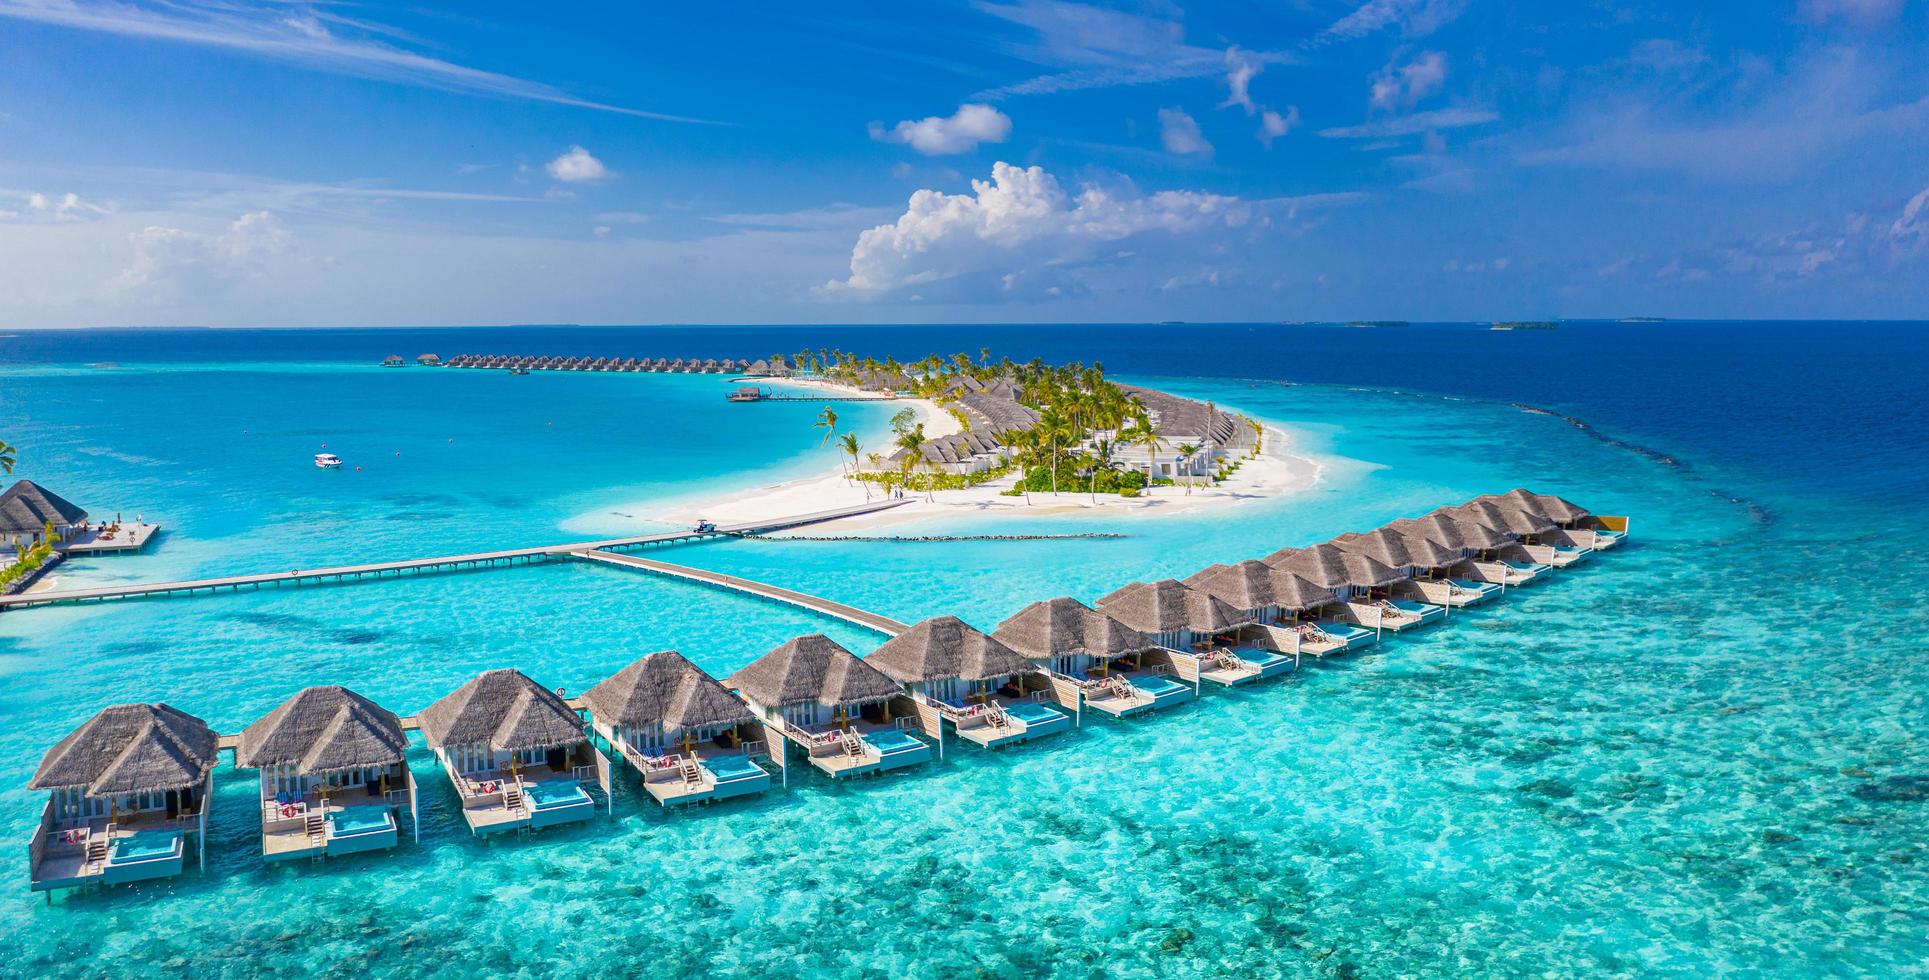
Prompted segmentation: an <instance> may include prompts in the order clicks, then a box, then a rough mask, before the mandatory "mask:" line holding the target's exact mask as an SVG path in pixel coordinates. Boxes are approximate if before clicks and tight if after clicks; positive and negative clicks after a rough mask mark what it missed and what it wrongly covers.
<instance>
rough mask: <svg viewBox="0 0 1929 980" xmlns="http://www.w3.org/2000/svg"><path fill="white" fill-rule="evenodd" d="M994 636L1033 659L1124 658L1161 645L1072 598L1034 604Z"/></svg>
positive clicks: (1000, 628)
mask: <svg viewBox="0 0 1929 980" xmlns="http://www.w3.org/2000/svg"><path fill="white" fill-rule="evenodd" d="M991 635H992V636H993V637H996V638H997V639H999V640H1002V641H1004V643H1005V645H1006V646H1008V647H1011V648H1012V649H1013V650H1016V651H1018V652H1019V653H1022V654H1024V655H1025V656H1027V657H1030V658H1031V659H1033V660H1047V659H1050V658H1052V657H1055V656H1058V655H1060V654H1067V653H1081V652H1082V653H1089V654H1092V655H1094V656H1099V657H1122V656H1124V655H1126V654H1128V653H1140V652H1143V651H1146V650H1151V649H1153V648H1154V647H1156V646H1158V644H1156V643H1153V642H1152V639H1151V638H1150V637H1148V636H1146V635H1145V634H1143V633H1141V632H1139V631H1138V630H1135V629H1133V628H1132V627H1130V626H1127V625H1125V624H1124V623H1121V622H1119V621H1118V620H1116V619H1113V618H1112V617H1110V616H1107V615H1105V614H1104V613H1102V612H1099V611H1098V610H1096V609H1093V608H1092V607H1090V606H1087V605H1085V604H1084V603H1082V602H1080V601H1078V600H1077V599H1073V598H1071V597H1070V596H1059V597H1058V598H1056V599H1050V600H1047V601H1045V602H1034V603H1032V604H1031V605H1029V606H1026V607H1025V608H1023V609H1020V610H1018V611H1017V612H1016V613H1014V614H1012V617H1011V618H1010V619H1007V620H1005V621H1004V622H1002V623H999V624H998V630H997V632H995V633H993V634H991Z"/></svg>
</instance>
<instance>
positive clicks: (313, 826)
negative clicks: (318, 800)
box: [301, 810, 328, 847]
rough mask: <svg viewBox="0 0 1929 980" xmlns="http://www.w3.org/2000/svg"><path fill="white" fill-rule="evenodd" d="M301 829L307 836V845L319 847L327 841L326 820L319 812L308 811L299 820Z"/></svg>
mask: <svg viewBox="0 0 1929 980" xmlns="http://www.w3.org/2000/svg"><path fill="white" fill-rule="evenodd" d="M301 829H302V832H303V833H305V834H307V835H308V843H309V844H312V845H314V846H315V847H320V846H322V843H323V842H325V841H326V840H327V839H328V818H327V817H325V816H323V815H322V813H321V811H319V810H310V811H308V815H307V816H305V817H303V818H302V819H301Z"/></svg>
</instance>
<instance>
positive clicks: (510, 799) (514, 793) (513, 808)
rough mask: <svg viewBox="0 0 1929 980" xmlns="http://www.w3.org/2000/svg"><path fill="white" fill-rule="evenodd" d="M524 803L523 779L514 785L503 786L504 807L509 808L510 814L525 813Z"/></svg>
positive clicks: (506, 784) (505, 784)
mask: <svg viewBox="0 0 1929 980" xmlns="http://www.w3.org/2000/svg"><path fill="white" fill-rule="evenodd" d="M523 802H524V801H523V797H522V780H521V779H517V780H516V781H515V782H513V783H504V784H503V787H502V805H503V806H504V807H505V808H507V809H508V810H509V812H510V813H521V812H523Z"/></svg>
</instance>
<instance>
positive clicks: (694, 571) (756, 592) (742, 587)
mask: <svg viewBox="0 0 1929 980" xmlns="http://www.w3.org/2000/svg"><path fill="white" fill-rule="evenodd" d="M574 557H577V558H582V559H585V560H588V561H596V562H602V563H604V564H606V565H617V566H621V567H624V568H634V569H638V570H640V571H645V572H650V573H652V574H656V575H663V576H666V577H668V578H675V579H682V580H684V581H686V582H700V583H702V584H704V585H711V586H715V587H717V588H720V589H728V590H730V591H732V592H741V593H743V594H745V595H753V596H757V597H759V598H763V599H769V600H771V601H773V602H781V603H785V604H787V605H792V606H796V607H798V608H799V609H808V610H810V611H811V612H814V613H820V614H822V615H825V616H829V617H831V618H833V619H841V620H843V621H845V622H847V623H851V624H854V625H857V626H862V627H864V628H865V629H867V630H872V631H874V632H878V633H882V634H884V635H885V636H886V637H892V636H896V635H898V634H899V633H902V632H904V631H905V630H908V629H910V627H909V626H906V625H905V624H903V623H900V622H898V621H897V620H895V619H891V618H888V617H885V616H879V615H877V614H876V613H868V612H865V611H864V610H862V609H859V608H857V607H856V606H847V605H845V604H843V603H841V602H833V601H831V600H829V599H824V598H820V597H818V596H814V595H810V594H808V593H804V592H798V591H796V590H794V589H786V588H783V587H782V586H777V585H766V584H765V583H762V582H753V581H751V580H750V579H747V578H739V577H737V576H735V575H725V574H724V573H722V572H712V571H706V570H705V569H701V568H690V567H688V566H685V565H672V564H670V563H669V562H667V561H655V560H653V559H649V558H638V557H637V556H635V555H623V554H617V553H615V552H612V551H603V550H600V549H591V550H587V551H579V552H575V553H574Z"/></svg>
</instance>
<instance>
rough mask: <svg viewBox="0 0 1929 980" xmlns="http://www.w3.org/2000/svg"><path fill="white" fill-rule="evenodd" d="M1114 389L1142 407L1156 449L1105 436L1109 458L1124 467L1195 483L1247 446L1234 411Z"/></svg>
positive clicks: (1249, 438)
mask: <svg viewBox="0 0 1929 980" xmlns="http://www.w3.org/2000/svg"><path fill="white" fill-rule="evenodd" d="M1119 388H1120V389H1121V390H1123V391H1124V392H1125V393H1126V394H1127V395H1130V396H1132V397H1134V398H1136V399H1138V401H1139V404H1141V405H1144V406H1145V414H1146V418H1147V419H1148V420H1149V421H1150V422H1151V423H1152V432H1153V434H1154V435H1156V436H1157V437H1158V447H1157V448H1156V449H1153V448H1151V447H1148V446H1144V445H1139V444H1136V443H1132V442H1123V443H1121V442H1119V441H1118V439H1117V434H1116V433H1113V434H1111V435H1110V436H1109V437H1110V438H1112V439H1113V441H1114V443H1115V447H1114V455H1113V459H1115V460H1117V461H1118V462H1119V463H1121V464H1123V465H1124V466H1126V467H1128V468H1131V469H1135V470H1138V471H1139V472H1142V473H1147V474H1149V475H1150V476H1152V477H1154V478H1156V479H1161V480H1174V481H1177V482H1181V483H1183V482H1188V481H1197V480H1202V479H1205V478H1207V477H1210V476H1211V475H1212V473H1213V470H1214V469H1215V468H1216V464H1217V462H1218V461H1219V460H1220V459H1222V458H1225V457H1227V456H1229V455H1234V454H1236V453H1238V452H1243V451H1244V450H1245V449H1247V448H1248V447H1250V446H1251V445H1252V442H1253V438H1254V435H1253V431H1252V427H1251V426H1249V425H1248V424H1246V423H1245V422H1244V420H1242V419H1241V418H1240V417H1239V416H1237V415H1233V414H1231V413H1228V412H1222V411H1219V410H1217V409H1215V408H1212V407H1211V406H1208V405H1207V404H1205V403H1204V402H1198V401H1193V400H1192V399H1190V398H1180V397H1178V396H1177V395H1168V394H1166V393H1165V392H1163V391H1158V390H1155V389H1152V388H1140V387H1137V386H1134V385H1120V386H1119ZM1186 446H1191V447H1192V452H1190V453H1186V452H1181V449H1183V448H1184V447H1186Z"/></svg>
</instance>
